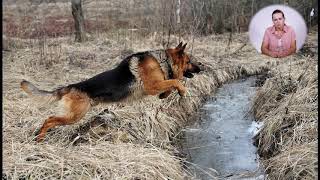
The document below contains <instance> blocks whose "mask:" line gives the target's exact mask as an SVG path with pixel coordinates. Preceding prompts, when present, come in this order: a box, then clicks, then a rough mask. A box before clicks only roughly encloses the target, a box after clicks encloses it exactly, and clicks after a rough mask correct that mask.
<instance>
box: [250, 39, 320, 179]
mask: <svg viewBox="0 0 320 180" xmlns="http://www.w3.org/2000/svg"><path fill="white" fill-rule="evenodd" d="M316 34H317V33H315V34H314V35H313V36H311V37H310V36H309V39H313V41H311V42H308V43H313V44H314V45H316V43H317V42H316V41H315V40H316V39H315V38H314V37H316ZM316 46H317V45H316ZM317 56H318V55H317V54H316V56H315V57H312V58H311V57H302V58H300V59H299V60H289V61H287V62H286V63H284V64H281V65H279V66H278V67H276V68H273V69H272V71H271V72H270V74H271V75H272V77H271V78H269V79H268V80H267V81H266V82H265V84H264V85H263V87H262V88H261V89H260V90H259V91H258V92H257V95H256V97H255V105H254V107H253V108H254V113H255V116H256V118H257V119H259V120H260V121H263V122H264V127H263V129H262V131H261V132H260V134H259V135H258V136H257V141H258V148H259V154H260V155H261V156H262V157H263V159H264V160H263V164H264V166H265V167H266V170H267V173H268V174H269V176H268V177H269V179H316V178H317V177H318V151H317V149H318V142H317V141H318V61H317Z"/></svg>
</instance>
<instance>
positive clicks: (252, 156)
mask: <svg viewBox="0 0 320 180" xmlns="http://www.w3.org/2000/svg"><path fill="white" fill-rule="evenodd" d="M256 81H257V79H256V78H255V77H253V76H252V77H247V78H243V79H240V80H237V81H234V82H231V83H229V84H225V85H223V86H221V87H220V88H219V89H218V90H217V92H216V93H215V95H214V97H213V98H212V99H211V100H209V101H207V102H206V103H205V104H204V105H203V107H202V108H201V110H200V117H201V118H200V121H197V122H195V124H193V125H191V126H188V127H186V128H185V129H184V140H183V142H182V151H183V153H184V154H186V155H187V158H188V159H187V160H188V161H187V162H188V163H187V167H188V169H190V171H191V172H193V173H195V174H196V178H197V179H264V174H263V170H262V168H261V167H260V166H259V157H258V155H257V153H256V151H257V149H256V147H255V146H254V145H253V139H252V137H253V136H254V134H255V133H256V132H257V130H258V129H259V126H261V125H260V124H257V123H256V122H255V121H254V117H253V115H252V114H251V113H250V108H251V106H252V100H253V97H254V94H255V92H256V86H255V84H256Z"/></svg>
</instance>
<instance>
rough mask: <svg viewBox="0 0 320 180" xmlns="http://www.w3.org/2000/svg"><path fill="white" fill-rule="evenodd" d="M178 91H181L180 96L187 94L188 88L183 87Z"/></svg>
mask: <svg viewBox="0 0 320 180" xmlns="http://www.w3.org/2000/svg"><path fill="white" fill-rule="evenodd" d="M178 93H179V95H180V96H186V94H187V90H186V89H185V88H182V89H180V90H179V91H178Z"/></svg>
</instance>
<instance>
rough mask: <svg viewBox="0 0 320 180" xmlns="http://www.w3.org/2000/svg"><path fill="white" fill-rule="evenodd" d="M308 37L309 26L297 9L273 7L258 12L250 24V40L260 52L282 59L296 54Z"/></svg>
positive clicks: (280, 6)
mask: <svg viewBox="0 0 320 180" xmlns="http://www.w3.org/2000/svg"><path fill="white" fill-rule="evenodd" d="M306 37H307V26H306V23H305V21H304V19H303V17H302V16H301V15H300V14H299V12H297V11H296V10H295V9H293V8H291V7H289V6H285V5H271V6H268V7H265V8H263V9H261V10H260V11H258V12H257V13H256V14H255V15H254V16H253V18H252V19H251V22H250V24H249V38H250V42H251V43H252V45H253V46H254V47H255V48H256V49H257V51H258V52H260V53H262V54H265V55H268V56H271V57H275V58H281V57H286V56H289V55H291V54H294V53H296V52H297V51H298V50H299V49H300V48H301V47H302V46H303V44H304V42H305V39H306Z"/></svg>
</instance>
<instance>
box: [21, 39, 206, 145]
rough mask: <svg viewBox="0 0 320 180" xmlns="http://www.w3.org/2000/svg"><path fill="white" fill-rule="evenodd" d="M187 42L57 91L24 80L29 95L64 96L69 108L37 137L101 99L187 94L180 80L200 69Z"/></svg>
mask: <svg viewBox="0 0 320 180" xmlns="http://www.w3.org/2000/svg"><path fill="white" fill-rule="evenodd" d="M186 45H187V44H185V45H182V43H180V44H179V45H178V46H177V47H176V48H172V49H166V50H156V51H146V52H140V53H136V54H132V55H130V56H128V57H127V58H125V59H124V60H122V62H121V63H120V64H119V65H118V66H117V67H116V68H114V69H112V70H109V71H105V72H103V73H101V74H98V75H96V76H94V77H92V78H90V79H88V80H85V81H82V82H79V83H75V84H70V85H68V86H65V87H62V88H59V89H56V90H54V91H44V90H39V89H38V88H36V87H35V86H34V85H32V84H31V83H30V82H28V81H25V80H23V81H22V82H21V88H22V89H23V90H24V91H25V92H27V93H28V94H29V95H35V96H40V97H43V98H47V99H48V100H50V101H58V100H62V102H63V104H64V107H65V110H66V113H65V114H64V115H62V116H51V117H49V118H48V119H47V120H46V121H45V122H44V124H43V126H42V127H41V129H40V132H39V135H38V137H37V141H38V142H39V141H42V140H43V138H44V137H45V134H46V132H47V131H48V130H49V129H50V128H53V127H55V126H58V125H69V124H73V123H76V122H78V121H79V120H80V119H81V118H82V117H83V116H84V115H85V114H86V113H87V111H88V110H89V109H90V107H91V106H93V105H96V104H98V103H105V102H119V101H122V100H128V99H141V98H142V97H144V96H146V95H159V98H166V97H167V96H169V95H170V93H171V92H172V91H173V90H175V89H176V90H178V93H179V94H180V95H181V96H184V95H185V94H186V88H185V87H184V86H183V85H182V84H181V82H180V81H179V80H181V79H182V78H183V76H185V77H188V78H191V77H193V75H192V73H198V72H200V68H199V67H198V65H197V64H195V63H193V62H191V61H190V58H189V56H188V55H187V54H186V53H185V52H184V50H185V47H186Z"/></svg>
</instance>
